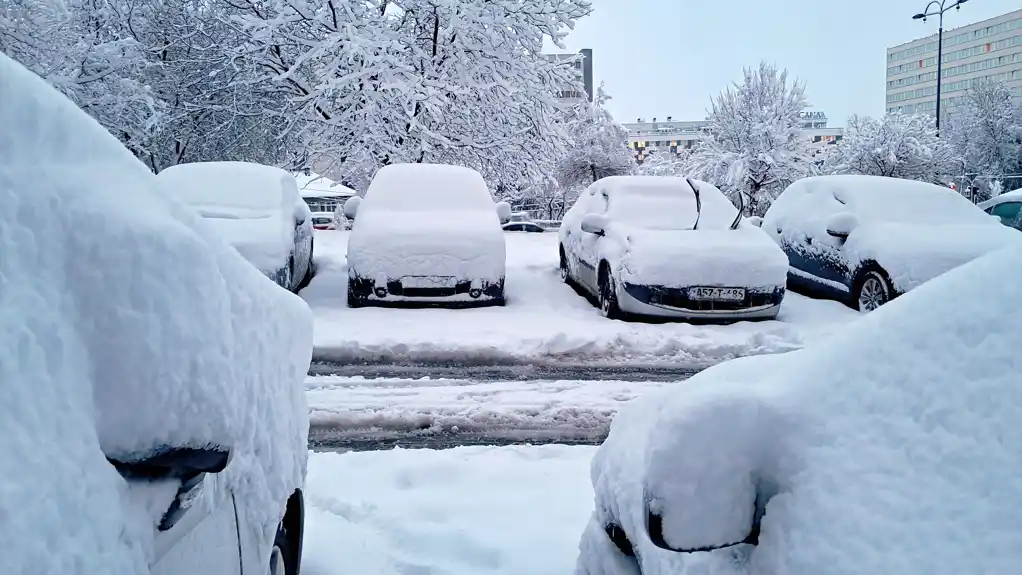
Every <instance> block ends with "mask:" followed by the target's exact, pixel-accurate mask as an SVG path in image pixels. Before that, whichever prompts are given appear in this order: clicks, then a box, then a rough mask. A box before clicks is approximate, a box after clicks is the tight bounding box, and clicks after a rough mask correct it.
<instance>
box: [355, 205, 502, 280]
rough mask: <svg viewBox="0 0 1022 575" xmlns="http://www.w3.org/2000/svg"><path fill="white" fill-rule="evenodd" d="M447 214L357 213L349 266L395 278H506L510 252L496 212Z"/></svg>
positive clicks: (373, 275) (371, 274)
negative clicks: (370, 214)
mask: <svg viewBox="0 0 1022 575" xmlns="http://www.w3.org/2000/svg"><path fill="white" fill-rule="evenodd" d="M367 215H368V214H367ZM443 217H444V219H442V220H440V219H430V218H428V217H422V216H421V215H417V214H416V215H409V214H395V213H393V212H387V213H385V214H384V213H381V214H372V216H370V217H359V218H358V219H356V221H355V225H354V227H353V228H352V231H351V236H350V238H349V240H348V267H349V270H350V271H351V272H352V273H353V274H355V275H358V276H360V277H364V278H369V279H375V278H377V277H378V276H380V275H381V274H382V275H384V276H386V277H387V278H391V279H394V278H400V277H403V276H409V275H412V276H428V275H439V276H453V277H456V278H459V279H479V280H483V281H493V282H496V281H499V280H500V279H502V278H503V277H504V262H505V258H506V251H505V244H504V232H503V230H501V227H500V223H499V222H498V220H497V216H496V213H494V214H492V215H491V214H488V213H483V212H463V213H457V212H449V213H444V214H443Z"/></svg>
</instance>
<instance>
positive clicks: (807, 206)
mask: <svg viewBox="0 0 1022 575" xmlns="http://www.w3.org/2000/svg"><path fill="white" fill-rule="evenodd" d="M828 225H831V226H834V225H839V227H845V228H847V227H849V226H852V229H851V230H836V231H850V232H851V233H850V234H849V235H848V239H847V240H846V241H844V242H842V241H841V240H838V239H837V238H833V237H831V236H829V235H828V234H827V226H828ZM763 229H764V230H765V231H766V232H767V233H769V234H771V235H773V236H774V237H775V238H776V239H777V241H778V242H786V243H787V244H789V245H797V244H800V243H802V242H803V241H804V238H805V237H807V236H808V237H811V238H812V239H813V243H814V246H813V248H812V249H818V250H820V251H821V254H822V255H821V257H826V253H827V252H837V251H839V253H840V254H841V257H843V258H846V259H848V260H849V263H850V264H851V268H852V269H851V270H850V271H851V272H855V271H856V270H857V269H858V267H859V265H860V264H861V263H862V262H867V261H875V262H877V263H878V264H880V266H881V267H883V268H884V269H885V270H886V271H887V273H888V275H889V276H890V278H891V282H892V283H893V284H894V287H895V289H897V290H898V291H899V292H906V291H908V290H910V289H913V288H915V287H917V286H919V285H920V284H922V283H924V282H926V281H929V280H931V279H933V278H935V277H937V276H938V275H940V274H942V273H944V272H946V271H948V270H950V269H953V268H955V267H957V266H959V265H962V264H964V263H966V262H968V261H970V260H972V259H975V258H976V257H979V256H981V255H983V254H986V253H989V252H990V251H993V250H996V249H999V248H1002V247H1004V246H1006V245H1009V244H1012V243H1019V242H1022V238H1019V237H1017V236H1018V234H1017V233H1016V232H1015V231H1014V230H1011V229H1009V228H1006V227H1004V226H1002V225H1000V223H999V222H998V221H997V220H995V219H994V218H991V217H990V216H989V215H987V214H985V213H983V212H982V210H979V209H977V208H976V206H974V205H973V204H972V203H971V202H969V200H967V199H965V197H963V196H962V195H961V194H959V193H958V192H956V191H954V190H951V189H950V188H945V187H943V186H937V185H933V184H927V183H925V182H916V181H912V180H902V179H897V178H882V177H878V176H858V175H841V176H819V177H813V178H805V179H802V180H799V181H797V182H795V183H793V184H792V185H791V186H789V187H788V188H787V189H786V190H785V191H784V192H783V193H782V194H781V195H780V196H779V197H778V198H777V199H776V200H774V203H773V205H771V207H770V209H769V210H768V211H767V213H766V215H765V216H764V219H763Z"/></svg>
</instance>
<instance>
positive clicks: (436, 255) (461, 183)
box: [345, 164, 506, 307]
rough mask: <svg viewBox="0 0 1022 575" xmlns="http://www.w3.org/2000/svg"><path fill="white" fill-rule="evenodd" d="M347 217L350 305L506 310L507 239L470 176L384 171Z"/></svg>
mask: <svg viewBox="0 0 1022 575" xmlns="http://www.w3.org/2000/svg"><path fill="white" fill-rule="evenodd" d="M345 212H346V215H347V216H348V217H349V218H350V219H353V220H354V224H353V225H352V229H351V236H350V237H349V239H348V305H349V306H351V307H361V306H363V305H416V304H418V305H423V304H425V305H446V306H450V307H464V306H470V305H503V304H504V266H505V257H506V255H505V245H504V234H503V232H502V231H501V228H500V220H499V218H498V216H497V210H496V208H495V205H494V202H493V198H492V197H491V196H490V192H489V190H488V188H487V187H486V182H485V181H484V180H483V177H482V176H481V175H479V173H478V172H476V171H475V170H471V169H469V168H461V167H457V166H446V165H439V164H395V165H390V166H386V167H384V168H382V169H381V170H380V171H379V172H377V173H376V176H375V177H374V178H373V181H372V183H371V184H370V185H369V189H368V190H367V191H366V194H365V198H364V199H362V200H356V199H354V198H353V199H352V200H349V201H348V203H347V204H345Z"/></svg>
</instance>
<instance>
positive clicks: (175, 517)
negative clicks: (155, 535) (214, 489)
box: [160, 473, 206, 531]
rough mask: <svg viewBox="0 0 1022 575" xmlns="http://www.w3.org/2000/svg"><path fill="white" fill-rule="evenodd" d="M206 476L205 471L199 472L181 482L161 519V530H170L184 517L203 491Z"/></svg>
mask: <svg viewBox="0 0 1022 575" xmlns="http://www.w3.org/2000/svg"><path fill="white" fill-rule="evenodd" d="M205 476H206V474H205V473H199V474H196V475H195V476H193V477H191V478H187V479H184V480H183V481H182V482H181V487H178V489H177V495H176V496H175V497H174V501H173V502H171V504H170V507H169V508H167V511H166V513H164V514H163V518H161V519H160V531H169V530H170V529H172V528H173V527H174V525H176V524H177V522H178V521H180V520H181V518H182V517H184V515H185V513H187V512H188V509H189V508H191V505H192V503H193V502H194V501H195V499H196V497H198V495H199V494H200V493H202V480H203V478H204V477H205Z"/></svg>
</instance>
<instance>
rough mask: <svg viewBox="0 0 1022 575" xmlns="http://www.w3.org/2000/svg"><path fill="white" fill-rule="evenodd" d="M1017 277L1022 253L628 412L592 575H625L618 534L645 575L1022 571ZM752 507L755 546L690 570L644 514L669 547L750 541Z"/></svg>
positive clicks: (583, 560)
mask: <svg viewBox="0 0 1022 575" xmlns="http://www.w3.org/2000/svg"><path fill="white" fill-rule="evenodd" d="M1019 270H1022V249H1019V248H1008V249H1005V250H1001V251H999V252H997V253H994V254H990V255H987V256H984V257H982V258H980V259H977V260H975V261H973V262H971V263H969V264H966V265H965V266H963V267H960V268H958V269H956V270H954V271H952V272H949V273H947V274H945V275H943V276H942V277H940V278H938V279H937V280H934V281H933V282H930V283H927V284H926V285H923V286H921V287H920V288H918V289H916V290H914V291H913V292H911V293H910V294H908V295H907V296H905V297H902V298H899V299H898V300H895V301H894V302H892V303H890V304H887V305H885V306H883V307H881V308H880V309H879V310H877V311H875V312H873V313H871V314H869V315H868V316H865V317H863V318H861V319H859V320H858V321H856V322H855V323H853V324H852V325H851V327H849V328H848V329H847V330H845V331H844V332H842V333H839V334H836V335H834V336H832V337H831V338H829V339H827V340H825V341H823V342H820V343H819V344H816V345H812V346H809V347H807V348H805V349H803V350H799V351H795V352H791V353H788V354H783V355H777V356H766V357H755V358H743V359H737V360H734V361H730V362H727V363H724V364H721V365H719V366H716V367H713V368H710V369H708V370H706V371H704V372H702V373H700V374H698V375H696V376H695V377H693V378H692V379H690V380H688V381H687V382H685V383H684V384H683V385H679V386H677V387H674V388H665V389H663V390H659V391H656V392H654V393H651V394H649V395H648V396H646V397H644V398H642V399H640V400H638V401H635V402H633V403H631V404H629V405H628V406H626V407H625V408H624V409H622V411H621V413H620V414H619V415H618V417H617V418H616V419H615V420H614V422H613V424H612V427H611V433H610V436H609V438H608V439H607V441H606V442H605V443H604V444H603V445H602V446H601V447H600V449H599V451H598V452H597V454H596V456H595V458H594V460H593V466H592V481H593V485H594V487H595V491H596V509H595V512H594V514H593V518H592V521H591V522H590V525H589V527H588V528H587V529H586V533H585V535H584V536H583V541H582V545H581V548H582V551H583V553H582V555H580V557H579V569H580V572H583V573H591V574H598V573H623V572H627V571H623V570H621V569H622V568H621V565H626V566H627V564H628V563H629V560H628V559H627V558H626V557H625V556H624V555H622V554H621V553H620V552H618V551H617V550H616V548H615V547H613V546H612V545H609V544H608V541H609V540H608V538H607V536H606V535H605V534H604V527H606V526H608V525H612V524H616V525H619V526H621V527H623V529H624V531H625V532H626V533H627V535H628V537H629V539H630V541H631V544H632V545H633V546H634V548H635V550H636V551H637V552H638V555H639V557H640V561H641V564H642V568H643V572H644V573H646V574H647V575H651V574H654V573H688V572H689V571H688V570H687V569H690V568H691V569H697V568H698V569H699V571H698V572H699V573H757V574H758V573H762V574H774V573H829V574H842V573H848V574H853V573H854V574H860V573H899V574H903V575H912V574H920V575H924V574H926V575H930V574H934V573H948V574H951V573H1008V572H1014V571H1015V570H1017V568H1018V566H1019V565H1022V530H1020V529H1019V528H1018V513H1017V510H1018V508H1019V506H1020V505H1022V483H1020V482H1019V479H1018V478H1019V476H1020V475H1022V432H1020V431H1019V427H1018V421H1019V419H1020V417H1022V387H1019V385H1018V377H1019V376H1018V374H1019V373H1020V372H1022V356H1020V355H1019V353H1018V343H1019V342H1020V341H1022V307H1020V306H1019V305H1018V293H1019V288H1018V282H1019V279H1020V271H1019ZM966 294H967V296H966ZM757 502H758V503H759V504H760V505H762V504H765V515H764V516H763V517H762V523H761V533H760V536H759V545H758V546H757V547H749V546H747V545H738V546H737V547H731V548H728V549H723V550H718V551H711V552H704V553H694V554H677V553H673V552H670V551H665V550H662V549H659V548H657V547H654V546H653V544H652V542H651V539H650V537H649V535H648V531H647V525H646V521H647V514H646V511H647V506H648V510H649V511H651V512H653V513H654V514H655V515H658V516H660V517H662V519H663V535H664V539H665V542H666V543H667V544H669V545H670V546H672V547H674V548H688V549H691V548H699V547H704V546H719V545H726V544H730V543H734V542H737V541H742V540H743V538H744V537H746V535H748V534H749V533H750V530H751V529H752V526H753V520H754V513H755V509H756V505H757ZM632 565H634V563H632ZM615 566H616V567H615Z"/></svg>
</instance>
